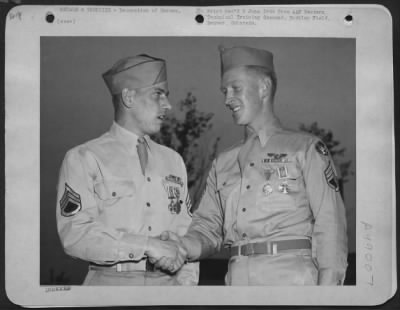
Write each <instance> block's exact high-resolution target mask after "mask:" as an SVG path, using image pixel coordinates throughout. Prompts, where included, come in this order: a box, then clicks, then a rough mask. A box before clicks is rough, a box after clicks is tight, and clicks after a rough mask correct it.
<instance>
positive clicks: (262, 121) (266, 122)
mask: <svg viewBox="0 0 400 310" xmlns="http://www.w3.org/2000/svg"><path fill="white" fill-rule="evenodd" d="M264 107H265V108H264V109H263V110H262V112H261V113H260V114H259V115H258V117H257V118H256V119H255V120H254V121H253V122H252V123H250V124H248V125H247V127H248V128H249V129H250V130H251V131H252V132H255V133H258V132H260V131H268V130H269V129H271V128H276V127H278V126H280V121H279V119H278V117H277V116H276V115H275V113H274V111H273V107H272V103H270V102H267V103H266V104H265V105H264Z"/></svg>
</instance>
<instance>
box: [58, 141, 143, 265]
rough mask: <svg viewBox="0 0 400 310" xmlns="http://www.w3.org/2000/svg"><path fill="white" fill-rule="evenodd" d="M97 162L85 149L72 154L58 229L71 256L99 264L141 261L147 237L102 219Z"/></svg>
mask: <svg viewBox="0 0 400 310" xmlns="http://www.w3.org/2000/svg"><path fill="white" fill-rule="evenodd" d="M97 170H98V168H97V165H96V161H95V159H94V157H93V156H92V155H91V153H90V152H89V151H88V150H87V149H86V148H85V147H79V148H76V149H73V150H71V151H69V152H68V153H67V154H66V156H65V158H64V161H63V163H62V166H61V169H60V174H59V182H58V190H57V212H56V218H57V228H58V234H59V237H60V240H61V243H62V245H63V247H64V250H65V252H66V253H67V254H68V255H71V256H73V257H77V258H80V259H83V260H86V261H90V262H95V263H98V264H108V263H109V264H112V263H116V262H118V261H126V260H140V259H141V258H142V257H143V255H144V252H145V249H146V244H147V237H146V236H140V235H132V234H128V233H124V232H122V231H117V230H115V229H112V228H109V227H106V226H105V225H103V224H102V223H101V222H100V221H98V218H99V206H98V205H97V203H96V199H95V193H94V179H95V178H96V175H98V174H99V173H98V171H97Z"/></svg>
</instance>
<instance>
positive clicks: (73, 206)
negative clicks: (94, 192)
mask: <svg viewBox="0 0 400 310" xmlns="http://www.w3.org/2000/svg"><path fill="white" fill-rule="evenodd" d="M60 207H61V215H63V216H73V215H75V214H76V213H78V212H79V211H80V210H81V209H82V203H81V196H80V195H79V194H78V193H77V192H75V191H74V190H73V189H72V188H71V187H70V186H69V185H68V184H67V183H65V191H64V194H63V196H62V197H61V200H60Z"/></svg>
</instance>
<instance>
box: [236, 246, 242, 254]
mask: <svg viewBox="0 0 400 310" xmlns="http://www.w3.org/2000/svg"><path fill="white" fill-rule="evenodd" d="M237 248H238V254H237V255H238V256H242V246H241V245H238V247H237Z"/></svg>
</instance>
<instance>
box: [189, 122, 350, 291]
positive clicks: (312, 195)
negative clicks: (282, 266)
mask: <svg viewBox="0 0 400 310" xmlns="http://www.w3.org/2000/svg"><path fill="white" fill-rule="evenodd" d="M188 236H192V237H194V238H198V239H200V240H201V242H202V257H204V256H208V255H210V254H212V253H214V252H215V251H216V250H218V249H219V248H220V246H221V245H222V244H223V245H225V246H227V247H229V246H231V245H238V244H242V243H248V242H259V241H264V240H284V239H310V240H312V245H313V248H312V252H313V256H314V257H315V259H316V261H317V264H318V266H319V267H318V268H319V284H331V285H336V284H342V283H343V280H344V276H345V271H346V267H347V234H346V219H345V208H344V205H343V201H342V198H341V196H340V194H339V186H338V183H337V179H336V171H335V168H334V165H333V161H332V159H331V157H330V154H329V152H328V150H327V148H326V146H325V145H324V144H323V143H322V142H321V141H320V140H319V139H318V138H316V137H314V136H311V135H309V134H306V133H300V132H293V131H288V130H285V129H282V128H281V127H280V126H279V125H277V126H273V128H269V129H268V131H261V132H259V133H256V134H254V135H252V136H251V137H249V138H248V139H247V141H246V142H245V143H241V144H240V145H237V146H234V147H232V148H231V149H229V150H227V151H225V152H223V153H222V154H220V155H219V156H218V158H217V159H216V160H215V161H214V162H213V165H212V168H211V170H210V173H209V176H208V180H207V185H206V189H205V193H204V195H203V198H202V200H201V203H200V205H199V208H198V209H197V210H196V212H195V213H194V217H193V222H192V225H191V227H190V228H189V233H188Z"/></svg>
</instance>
